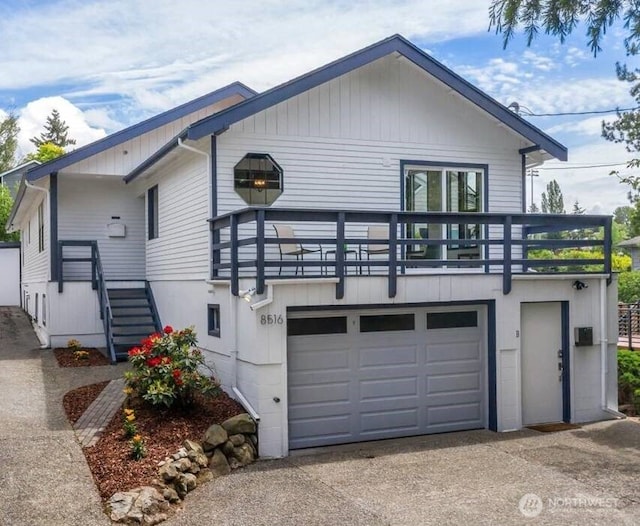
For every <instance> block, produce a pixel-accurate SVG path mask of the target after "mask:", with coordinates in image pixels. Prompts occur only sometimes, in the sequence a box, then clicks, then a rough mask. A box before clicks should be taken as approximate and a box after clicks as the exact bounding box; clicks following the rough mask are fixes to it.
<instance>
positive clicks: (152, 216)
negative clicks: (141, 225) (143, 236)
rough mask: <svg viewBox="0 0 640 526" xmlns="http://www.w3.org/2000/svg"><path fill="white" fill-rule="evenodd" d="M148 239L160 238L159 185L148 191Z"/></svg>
mask: <svg viewBox="0 0 640 526" xmlns="http://www.w3.org/2000/svg"><path fill="white" fill-rule="evenodd" d="M147 225H148V238H149V239H155V238H157V237H158V185H156V186H153V187H151V188H149V190H147Z"/></svg>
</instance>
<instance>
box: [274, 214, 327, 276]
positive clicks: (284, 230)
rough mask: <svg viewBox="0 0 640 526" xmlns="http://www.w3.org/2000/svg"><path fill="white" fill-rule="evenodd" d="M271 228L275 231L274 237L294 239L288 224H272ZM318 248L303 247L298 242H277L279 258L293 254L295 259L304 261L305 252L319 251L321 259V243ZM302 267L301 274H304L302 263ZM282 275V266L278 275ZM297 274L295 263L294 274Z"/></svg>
mask: <svg viewBox="0 0 640 526" xmlns="http://www.w3.org/2000/svg"><path fill="white" fill-rule="evenodd" d="M273 229H274V230H275V231H276V237H278V238H284V239H294V238H295V237H296V235H295V233H294V231H293V228H292V227H291V226H289V225H273ZM318 246H319V247H320V248H315V249H313V248H305V247H304V246H302V244H300V243H291V242H284V243H278V250H279V251H280V260H281V261H282V259H283V257H282V256H295V257H296V261H304V255H305V254H313V253H318V252H319V253H320V260H322V245H318ZM300 267H301V268H302V275H303V276H304V265H300ZM281 275H282V266H280V271H279V272H278V276H281ZM297 275H298V266H297V265H296V276H297Z"/></svg>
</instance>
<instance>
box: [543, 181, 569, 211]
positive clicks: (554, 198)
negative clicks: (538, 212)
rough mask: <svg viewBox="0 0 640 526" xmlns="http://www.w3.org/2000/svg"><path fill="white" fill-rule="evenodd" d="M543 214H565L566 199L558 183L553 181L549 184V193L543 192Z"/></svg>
mask: <svg viewBox="0 0 640 526" xmlns="http://www.w3.org/2000/svg"><path fill="white" fill-rule="evenodd" d="M542 213H543V214H565V213H566V211H565V209H564V199H563V197H562V190H560V185H559V184H558V181H556V180H555V179H553V180H552V181H551V182H550V183H549V184H547V191H546V192H542Z"/></svg>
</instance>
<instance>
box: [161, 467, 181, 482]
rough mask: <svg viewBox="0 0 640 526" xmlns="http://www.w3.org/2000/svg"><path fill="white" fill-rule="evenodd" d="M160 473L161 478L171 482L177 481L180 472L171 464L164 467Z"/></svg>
mask: <svg viewBox="0 0 640 526" xmlns="http://www.w3.org/2000/svg"><path fill="white" fill-rule="evenodd" d="M158 473H159V474H160V476H161V477H162V479H163V480H164V481H165V482H171V481H172V480H173V479H175V478H176V477H177V476H178V474H179V471H178V469H177V468H176V467H175V466H174V465H173V463H171V464H165V465H164V466H162V467H161V468H160V471H159V472H158Z"/></svg>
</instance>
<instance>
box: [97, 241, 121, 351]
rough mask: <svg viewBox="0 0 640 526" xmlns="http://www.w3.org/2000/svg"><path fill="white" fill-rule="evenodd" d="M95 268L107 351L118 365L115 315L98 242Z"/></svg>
mask: <svg viewBox="0 0 640 526" xmlns="http://www.w3.org/2000/svg"><path fill="white" fill-rule="evenodd" d="M92 254H93V260H94V263H93V268H94V269H95V274H94V279H95V281H96V282H97V290H98V299H99V301H100V318H101V319H102V324H103V326H104V336H105V340H106V343H107V350H108V351H109V356H110V358H111V363H116V350H115V346H114V344H113V335H112V323H113V314H112V312H111V302H110V301H109V292H108V291H107V283H106V280H105V279H104V270H103V269H102V260H101V259H100V250H99V249H98V242H97V241H94V242H93V245H92Z"/></svg>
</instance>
